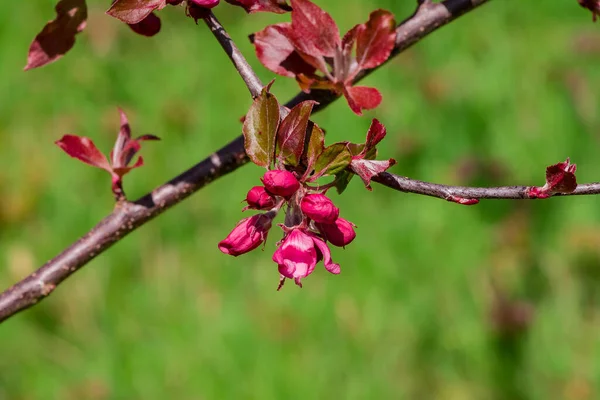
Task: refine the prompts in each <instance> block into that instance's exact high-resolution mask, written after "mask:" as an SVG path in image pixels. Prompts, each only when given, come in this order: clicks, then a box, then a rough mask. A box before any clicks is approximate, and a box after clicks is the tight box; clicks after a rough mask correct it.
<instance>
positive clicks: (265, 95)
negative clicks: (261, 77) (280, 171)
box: [243, 86, 280, 167]
mask: <svg viewBox="0 0 600 400" xmlns="http://www.w3.org/2000/svg"><path fill="white" fill-rule="evenodd" d="M279 119H280V116H279V103H278V102H277V99H276V98H275V96H273V95H272V94H271V93H269V87H268V86H267V87H265V88H263V90H262V93H261V94H260V96H258V97H257V98H256V99H254V102H253V103H252V106H250V110H249V111H248V114H246V119H245V120H244V127H243V132H244V147H245V149H246V154H248V157H250V160H252V162H253V163H255V164H256V165H259V166H261V167H268V166H270V165H271V164H272V163H273V161H274V158H275V138H276V135H277V128H278V126H279Z"/></svg>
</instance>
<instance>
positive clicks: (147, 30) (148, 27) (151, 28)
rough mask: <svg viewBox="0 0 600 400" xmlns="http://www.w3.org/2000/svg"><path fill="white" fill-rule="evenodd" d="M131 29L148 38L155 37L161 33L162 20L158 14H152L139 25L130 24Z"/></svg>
mask: <svg viewBox="0 0 600 400" xmlns="http://www.w3.org/2000/svg"><path fill="white" fill-rule="evenodd" d="M129 27H130V28H131V30H132V31H134V32H135V33H137V34H139V35H142V36H148V37H150V36H154V35H156V34H157V33H158V32H160V18H158V17H157V16H156V14H154V13H150V14H148V16H147V17H146V18H144V19H143V20H141V21H140V22H138V23H137V24H129Z"/></svg>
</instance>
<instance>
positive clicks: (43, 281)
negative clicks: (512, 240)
mask: <svg viewBox="0 0 600 400" xmlns="http://www.w3.org/2000/svg"><path fill="white" fill-rule="evenodd" d="M488 1H489V0H446V1H443V2H441V3H435V4H434V3H431V2H430V1H425V2H423V3H421V4H420V5H419V7H418V8H417V11H416V12H415V13H414V14H413V16H411V17H410V18H408V19H407V20H405V21H404V22H402V23H401V24H400V25H399V26H398V28H397V32H398V41H397V43H396V48H395V49H394V53H393V54H394V55H397V54H399V53H400V52H402V51H403V50H404V49H406V48H408V47H410V46H411V45H413V44H414V43H416V42H418V41H419V40H421V39H422V38H424V37H425V36H426V35H428V34H429V33H431V32H433V31H434V30H436V29H438V28H439V27H441V26H443V25H445V24H447V23H449V22H450V21H452V20H454V19H455V18H457V17H458V16H460V15H462V14H464V13H466V12H467V11H470V10H472V9H474V8H476V7H477V6H479V5H481V4H483V3H486V2H488ZM204 21H205V22H206V24H207V25H208V26H209V27H210V29H211V31H212V33H213V34H214V35H215V36H216V37H217V40H218V41H219V43H220V44H221V46H222V47H223V48H224V49H225V51H226V53H227V54H228V56H229V58H230V59H231V61H232V62H233V63H234V65H235V67H236V69H237V70H238V72H239V73H240V75H241V76H242V78H243V79H244V82H245V83H246V86H247V87H248V89H249V91H250V93H251V94H252V96H256V95H257V94H259V93H260V90H261V88H262V84H261V82H260V80H259V79H258V77H257V76H256V74H254V72H253V71H252V69H251V67H250V66H249V65H248V63H247V62H246V60H245V59H244V57H243V55H242V54H241V52H240V51H239V50H238V49H237V47H236V46H235V44H234V43H233V41H232V40H231V38H230V37H229V36H228V35H227V33H226V32H225V30H224V29H223V27H222V26H221V25H220V24H219V23H218V21H217V20H216V18H214V15H212V13H210V14H208V15H207V16H206V17H205V18H204ZM364 76H366V74H363V75H361V76H359V77H358V78H357V80H359V79H361V78H363V77H364ZM336 98H337V96H332V94H331V93H330V92H324V91H319V90H313V91H311V93H310V94H306V93H301V94H299V95H297V96H296V97H294V98H293V99H292V100H291V101H289V102H288V103H287V104H286V107H288V108H292V107H293V106H295V105H296V104H298V103H300V102H301V101H304V100H308V99H312V100H316V101H319V103H320V104H319V106H318V107H315V109H314V111H313V112H315V111H319V110H321V109H323V108H325V107H327V106H328V105H329V104H331V103H332V102H333V101H334V100H336ZM247 162H248V158H247V157H246V154H245V152H244V142H243V137H242V136H239V137H237V138H236V139H234V140H233V141H232V142H231V143H229V144H228V145H227V146H225V147H223V148H222V149H220V150H219V151H217V152H216V153H213V154H212V155H210V156H209V157H208V158H206V159H205V160H203V161H201V162H200V163H198V164H196V165H195V166H193V167H191V168H190V169H188V170H187V171H185V172H184V173H182V174H181V175H179V176H178V177H176V178H174V179H172V180H171V181H169V182H167V183H166V184H164V185H162V186H160V187H158V188H157V189H155V190H154V191H153V192H151V193H149V194H147V195H145V196H144V197H142V198H140V199H139V200H137V201H135V202H133V203H132V202H124V203H121V204H118V205H117V207H116V208H115V209H114V211H113V212H112V213H111V214H110V215H109V216H107V217H106V218H104V219H103V220H102V221H100V223H98V224H97V225H96V226H95V227H94V228H93V229H92V230H91V231H90V232H88V233H87V234H86V235H85V236H83V237H82V238H80V239H79V240H78V241H76V242H75V243H73V244H72V245H71V246H69V247H68V248H66V249H65V250H63V251H62V252H61V253H60V254H59V255H58V256H56V257H55V258H53V259H52V260H50V261H48V262H47V263H46V264H44V265H43V266H42V267H40V268H39V269H38V270H36V271H35V272H33V273H32V274H30V275H29V276H27V277H26V278H24V279H23V280H21V281H19V282H17V283H16V284H14V285H13V286H12V287H10V288H8V289H7V290H5V291H4V292H3V293H1V294H0V322H1V321H4V320H6V319H7V318H9V317H11V316H13V315H15V314H16V313H18V312H19V311H22V310H24V309H26V308H29V307H31V306H32V305H34V304H36V303H37V302H39V301H41V300H43V299H44V298H45V297H47V296H48V295H50V293H52V292H53V291H54V289H55V288H56V287H57V286H58V285H59V284H60V283H61V282H62V281H63V280H65V279H67V278H68V277H69V276H71V275H72V274H73V273H74V272H76V271H77V270H79V268H81V267H83V266H84V265H85V264H87V263H88V262H89V261H91V260H92V259H94V258H95V257H96V256H98V255H99V254H100V253H102V252H104V251H105V250H107V249H108V248H109V247H111V246H112V245H113V244H114V243H116V242H117V241H119V240H121V239H122V238H123V237H125V236H126V235H128V234H129V233H131V232H132V231H134V230H135V229H137V228H138V227H140V226H141V225H143V224H144V223H146V222H148V221H149V220H151V219H152V218H154V217H156V216H157V215H159V214H161V213H162V212H164V211H165V210H167V209H169V208H170V207H172V206H174V205H175V204H177V203H179V202H180V201H182V200H184V199H185V198H187V197H189V196H190V195H191V194H192V193H194V192H196V191H198V190H200V189H201V188H203V187H204V186H205V185H207V184H209V183H210V182H212V181H214V180H215V179H218V178H220V177H221V176H224V175H226V174H228V173H229V172H232V171H234V170H236V169H237V168H239V167H241V166H242V165H244V164H245V163H247ZM415 193H416V192H415Z"/></svg>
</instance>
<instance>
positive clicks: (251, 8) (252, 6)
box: [225, 0, 292, 14]
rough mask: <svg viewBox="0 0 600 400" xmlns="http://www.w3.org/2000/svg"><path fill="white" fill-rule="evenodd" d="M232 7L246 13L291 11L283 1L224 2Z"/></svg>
mask: <svg viewBox="0 0 600 400" xmlns="http://www.w3.org/2000/svg"><path fill="white" fill-rule="evenodd" d="M225 1H227V2H228V3H229V4H233V5H234V6H240V7H243V8H244V9H245V10H246V12H248V13H255V12H261V11H263V12H272V13H277V14H283V13H285V12H288V11H291V10H292V8H291V7H290V6H289V5H288V4H287V3H286V1H285V0H225Z"/></svg>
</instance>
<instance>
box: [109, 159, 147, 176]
mask: <svg viewBox="0 0 600 400" xmlns="http://www.w3.org/2000/svg"><path fill="white" fill-rule="evenodd" d="M143 165H144V159H143V158H142V157H141V156H140V157H138V159H137V161H136V162H135V164H134V165H132V166H130V167H128V166H123V167H118V168H114V169H113V172H114V173H115V174H116V175H118V176H119V178H122V177H123V175H125V174H126V173H128V172H129V171H131V170H132V169H134V168H139V167H141V166H143Z"/></svg>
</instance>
